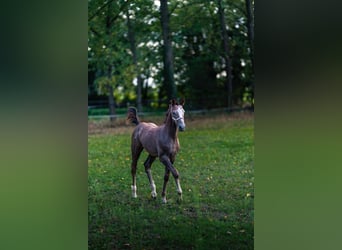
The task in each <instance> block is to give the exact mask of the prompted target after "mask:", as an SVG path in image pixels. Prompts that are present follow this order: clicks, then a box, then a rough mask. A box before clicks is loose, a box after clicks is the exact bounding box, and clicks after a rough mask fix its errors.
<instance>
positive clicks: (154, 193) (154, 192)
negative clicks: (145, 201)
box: [151, 182, 157, 198]
mask: <svg viewBox="0 0 342 250" xmlns="http://www.w3.org/2000/svg"><path fill="white" fill-rule="evenodd" d="M151 190H152V192H151V196H152V198H156V197H157V190H156V185H155V184H154V182H153V183H152V184H151Z"/></svg>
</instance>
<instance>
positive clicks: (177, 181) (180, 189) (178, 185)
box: [176, 179, 183, 195]
mask: <svg viewBox="0 0 342 250" xmlns="http://www.w3.org/2000/svg"><path fill="white" fill-rule="evenodd" d="M176 186H177V193H178V194H180V195H181V194H182V193H183V191H182V187H181V185H180V182H179V179H176Z"/></svg>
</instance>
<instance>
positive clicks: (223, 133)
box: [88, 115, 254, 249]
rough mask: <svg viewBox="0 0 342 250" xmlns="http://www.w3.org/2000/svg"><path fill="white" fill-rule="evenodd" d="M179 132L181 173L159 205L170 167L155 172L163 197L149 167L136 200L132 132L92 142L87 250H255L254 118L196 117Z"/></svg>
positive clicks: (139, 175)
mask: <svg viewBox="0 0 342 250" xmlns="http://www.w3.org/2000/svg"><path fill="white" fill-rule="evenodd" d="M186 122H187V130H186V131H185V132H183V133H179V140H180V144H181V150H180V152H179V153H178V155H177V158H176V162H175V167H176V168H177V169H178V171H179V173H180V178H181V185H182V189H183V201H182V203H181V204H178V203H177V197H178V195H177V193H176V185H175V182H174V180H173V177H172V176H170V181H169V183H168V192H167V198H168V203H167V204H162V202H161V195H160V194H161V189H162V185H163V176H164V166H162V164H161V163H160V162H159V161H158V160H157V161H155V163H154V164H153V166H152V173H153V177H154V180H155V183H156V186H157V193H158V197H157V199H156V200H153V199H152V198H151V197H150V191H151V190H150V186H149V183H148V179H147V176H146V174H145V171H144V167H143V162H144V161H145V159H146V157H147V153H146V152H143V153H142V155H141V157H140V160H139V163H138V164H139V165H138V172H137V188H138V192H137V193H138V198H137V199H133V198H131V174H130V161H131V159H130V133H131V132H132V131H133V127H128V128H125V130H124V132H122V130H120V133H116V129H113V130H112V132H111V133H106V134H96V135H89V137H88V192H89V196H88V216H89V218H88V220H89V249H253V243H254V224H253V217H254V207H253V201H254V166H253V165H254V122H253V116H252V115H241V116H240V115H230V116H228V115H224V116H219V117H211V118H205V117H203V118H202V117H201V118H194V120H192V121H190V120H189V121H188V120H187V121H186Z"/></svg>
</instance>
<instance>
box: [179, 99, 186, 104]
mask: <svg viewBox="0 0 342 250" xmlns="http://www.w3.org/2000/svg"><path fill="white" fill-rule="evenodd" d="M184 103H185V99H184V98H182V99H181V100H180V102H179V104H180V105H182V106H184Z"/></svg>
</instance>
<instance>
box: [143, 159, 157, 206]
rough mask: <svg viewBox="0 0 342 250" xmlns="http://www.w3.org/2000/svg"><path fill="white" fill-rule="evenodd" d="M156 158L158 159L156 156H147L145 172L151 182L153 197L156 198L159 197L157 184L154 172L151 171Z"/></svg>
mask: <svg viewBox="0 0 342 250" xmlns="http://www.w3.org/2000/svg"><path fill="white" fill-rule="evenodd" d="M155 159H156V157H154V156H151V155H149V156H148V157H147V159H146V161H145V162H144V166H145V172H146V174H147V177H148V180H149V182H150V186H151V196H152V198H153V199H155V198H156V197H157V191H156V185H155V184H154V180H153V178H152V172H151V165H152V163H153V162H154V160H155Z"/></svg>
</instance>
